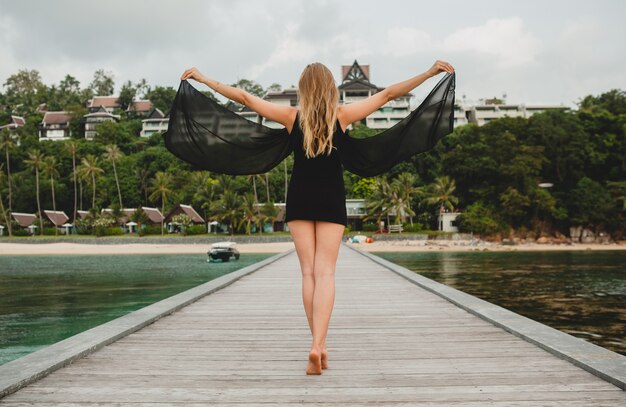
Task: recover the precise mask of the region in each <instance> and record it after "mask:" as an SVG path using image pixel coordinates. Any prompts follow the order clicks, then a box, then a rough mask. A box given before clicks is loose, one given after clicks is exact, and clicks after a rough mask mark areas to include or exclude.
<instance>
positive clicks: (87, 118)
mask: <svg viewBox="0 0 626 407" xmlns="http://www.w3.org/2000/svg"><path fill="white" fill-rule="evenodd" d="M118 121H120V115H119V114H113V113H109V111H108V110H107V109H105V107H104V106H100V107H99V108H98V109H97V110H95V111H94V112H93V113H88V114H86V115H84V116H83V118H82V123H83V125H84V127H85V138H86V139H87V140H93V138H94V137H95V136H96V134H97V133H98V132H97V131H96V126H97V125H98V124H100V123H102V122H118Z"/></svg>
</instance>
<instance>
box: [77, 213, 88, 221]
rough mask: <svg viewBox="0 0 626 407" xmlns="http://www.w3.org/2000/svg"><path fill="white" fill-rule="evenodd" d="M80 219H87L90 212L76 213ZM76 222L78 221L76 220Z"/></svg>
mask: <svg viewBox="0 0 626 407" xmlns="http://www.w3.org/2000/svg"><path fill="white" fill-rule="evenodd" d="M76 213H77V214H78V218H79V219H85V218H86V217H87V215H89V211H76ZM74 221H76V219H74Z"/></svg>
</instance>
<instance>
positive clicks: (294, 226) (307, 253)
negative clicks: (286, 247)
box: [288, 220, 318, 374]
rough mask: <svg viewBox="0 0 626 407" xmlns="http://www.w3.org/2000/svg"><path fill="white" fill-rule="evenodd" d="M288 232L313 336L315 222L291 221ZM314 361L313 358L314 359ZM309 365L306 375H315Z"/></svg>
mask: <svg viewBox="0 0 626 407" xmlns="http://www.w3.org/2000/svg"><path fill="white" fill-rule="evenodd" d="M288 225H289V231H290V233H291V237H292V239H293V242H294V245H295V246H296V253H297V254H298V260H299V262H300V270H301V271H302V303H303V305H304V312H305V313H306V317H307V321H308V323H309V329H310V330H311V334H313V292H314V288H315V279H314V277H313V266H314V264H313V262H314V257H315V222H314V221H312V220H292V221H289V222H288ZM314 359H315V358H314ZM312 364H314V362H313V363H311V362H310V363H309V368H307V373H309V374H311V372H312V373H313V374H315V372H316V371H317V370H318V369H317V367H316V366H311V365H312Z"/></svg>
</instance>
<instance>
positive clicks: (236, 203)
mask: <svg viewBox="0 0 626 407" xmlns="http://www.w3.org/2000/svg"><path fill="white" fill-rule="evenodd" d="M241 206H242V204H241V199H240V197H239V196H238V195H237V194H236V193H235V192H234V191H232V190H231V189H226V190H225V191H224V192H223V193H222V195H221V197H220V199H219V200H217V201H216V202H215V204H214V205H213V206H212V210H213V212H214V214H215V217H216V219H217V220H218V221H220V222H222V221H226V222H227V223H228V226H229V230H230V234H231V235H232V234H233V233H234V229H235V226H236V225H237V224H238V222H237V221H238V219H239V217H240V214H241Z"/></svg>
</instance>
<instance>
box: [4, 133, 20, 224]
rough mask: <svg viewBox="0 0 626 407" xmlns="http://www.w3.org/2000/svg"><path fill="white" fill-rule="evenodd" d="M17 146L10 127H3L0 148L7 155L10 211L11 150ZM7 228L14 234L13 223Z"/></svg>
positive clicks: (11, 197) (11, 196) (11, 202)
mask: <svg viewBox="0 0 626 407" xmlns="http://www.w3.org/2000/svg"><path fill="white" fill-rule="evenodd" d="M16 148H17V145H16V144H15V141H14V140H13V137H11V133H10V132H9V130H8V129H2V134H0V150H4V154H5V156H6V164H7V185H8V187H9V194H8V195H9V202H8V203H9V205H8V209H9V212H11V211H12V210H13V190H12V187H11V151H14V150H15V149H16ZM7 229H8V231H9V236H12V233H13V232H12V230H11V229H12V228H11V223H9V224H7Z"/></svg>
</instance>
